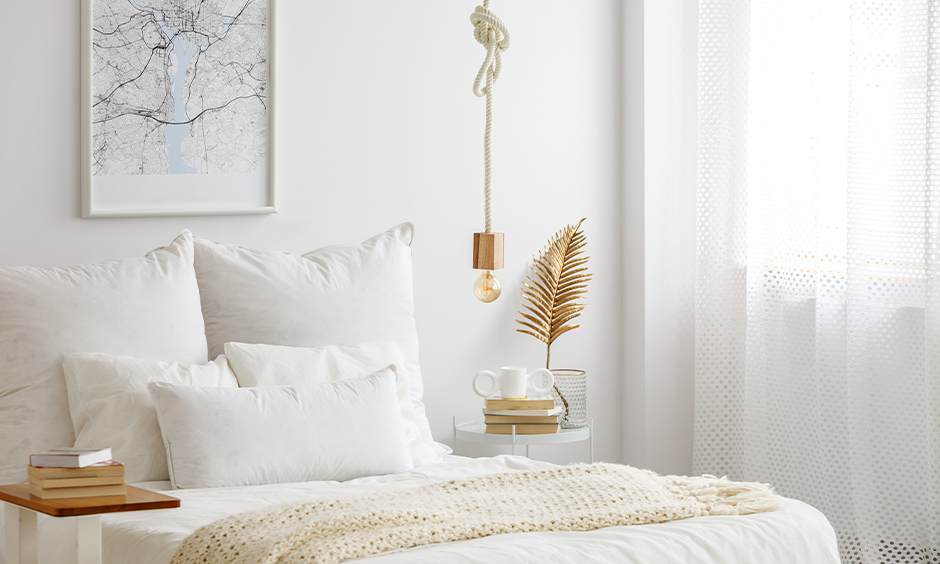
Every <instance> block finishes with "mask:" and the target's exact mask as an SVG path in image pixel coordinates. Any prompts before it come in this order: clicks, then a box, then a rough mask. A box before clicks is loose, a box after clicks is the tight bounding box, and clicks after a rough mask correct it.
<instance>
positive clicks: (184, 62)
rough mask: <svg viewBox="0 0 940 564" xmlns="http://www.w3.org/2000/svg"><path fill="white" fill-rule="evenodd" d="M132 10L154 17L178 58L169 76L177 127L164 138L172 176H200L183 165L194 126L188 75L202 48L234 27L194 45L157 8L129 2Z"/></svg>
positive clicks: (169, 128)
mask: <svg viewBox="0 0 940 564" xmlns="http://www.w3.org/2000/svg"><path fill="white" fill-rule="evenodd" d="M128 2H130V4H131V5H132V6H134V7H135V8H137V9H138V10H141V11H143V12H149V13H151V14H153V16H154V20H155V21H156V23H157V25H158V26H160V32H161V33H162V34H163V36H164V37H165V38H166V39H167V40H168V41H170V44H171V45H172V53H173V55H174V56H175V57H176V67H175V69H173V67H170V68H171V69H172V70H173V72H172V74H169V73H168V74H167V78H168V79H169V81H170V87H171V92H172V93H173V123H171V124H167V125H165V126H164V128H163V136H164V137H165V138H166V143H167V171H168V172H169V173H170V174H196V173H198V172H199V170H198V169H196V168H195V167H191V166H189V165H187V164H186V163H185V162H184V161H183V140H184V139H186V137H188V136H189V132H190V131H192V128H193V126H192V122H191V121H190V118H189V115H188V111H189V108H188V107H187V106H186V96H185V92H184V89H185V87H186V71H187V70H189V65H190V63H191V62H192V59H193V57H194V56H195V55H196V54H197V53H199V50H200V49H201V48H202V47H206V46H208V45H210V44H212V43H213V42H215V41H217V40H219V39H221V38H222V37H223V36H224V35H225V32H226V31H228V28H229V27H230V26H225V27H224V29H223V30H222V31H221V32H219V33H218V34H217V35H215V36H214V37H209V38H207V39H204V40H202V41H200V42H198V43H192V42H190V40H189V39H188V38H187V37H186V35H185V34H183V33H180V30H179V29H178V28H175V27H172V26H170V25H169V24H167V23H166V19H165V18H164V16H163V12H161V11H160V10H157V9H155V8H150V7H147V6H141V5H140V4H138V3H137V2H136V1H135V0H128Z"/></svg>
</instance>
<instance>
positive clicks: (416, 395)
mask: <svg viewBox="0 0 940 564" xmlns="http://www.w3.org/2000/svg"><path fill="white" fill-rule="evenodd" d="M413 233H414V226H413V225H412V224H411V223H403V224H401V225H399V226H397V227H393V228H392V229H389V230H388V231H386V232H385V233H380V234H379V235H376V236H375V237H372V238H371V239H368V240H366V241H364V242H362V243H360V244H358V245H336V246H332V247H324V248H322V249H318V250H316V251H312V252H310V253H307V254H305V255H303V256H297V255H292V254H289V253H283V252H272V251H256V250H252V249H245V248H242V247H236V246H234V245H226V244H222V243H214V242H212V241H206V240H204V239H198V238H197V239H196V240H195V246H196V276H197V278H198V280H199V291H200V294H201V297H202V313H203V316H204V317H205V322H206V339H207V340H208V343H209V354H210V355H212V356H213V357H214V356H216V355H219V354H222V351H223V346H224V344H225V343H228V342H232V341H235V342H239V343H261V344H266V345H286V346H293V347H318V346H323V345H357V344H360V343H365V342H369V341H394V342H395V343H397V344H398V345H399V346H400V347H401V349H402V351H403V352H404V353H405V362H404V364H402V365H401V366H399V367H398V368H399V370H400V371H401V373H402V374H404V375H405V376H407V377H408V381H409V384H410V385H411V399H412V403H413V406H414V414H415V420H416V421H417V424H418V428H419V430H420V431H421V436H422V438H423V439H424V440H425V442H427V443H428V444H430V445H433V444H434V442H433V439H432V438H431V429H430V427H429V426H428V420H427V416H426V415H425V412H424V404H423V403H422V397H423V395H424V385H423V383H422V381H421V367H420V365H419V363H418V333H417V329H416V327H415V319H414V295H413V290H412V272H411V240H412V236H413Z"/></svg>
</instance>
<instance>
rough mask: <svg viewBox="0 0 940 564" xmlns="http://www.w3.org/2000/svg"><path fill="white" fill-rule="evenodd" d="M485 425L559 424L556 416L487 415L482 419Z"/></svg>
mask: <svg viewBox="0 0 940 564" xmlns="http://www.w3.org/2000/svg"><path fill="white" fill-rule="evenodd" d="M483 422H484V423H486V424H487V425H490V424H493V423H504V424H505V423H522V424H534V423H541V424H549V423H551V424H555V425H557V424H558V423H560V421H558V416H557V415H487V416H486V417H484V418H483Z"/></svg>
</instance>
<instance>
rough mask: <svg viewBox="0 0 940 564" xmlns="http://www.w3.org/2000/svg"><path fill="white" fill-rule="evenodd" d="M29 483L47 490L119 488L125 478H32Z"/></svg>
mask: <svg viewBox="0 0 940 564" xmlns="http://www.w3.org/2000/svg"><path fill="white" fill-rule="evenodd" d="M29 483H30V484H32V485H36V486H39V487H40V488H43V489H46V490H55V489H58V488H84V487H88V486H117V485H120V484H123V483H124V476H84V477H83V476H78V477H75V478H37V477H35V476H30V477H29Z"/></svg>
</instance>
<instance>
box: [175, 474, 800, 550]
mask: <svg viewBox="0 0 940 564" xmlns="http://www.w3.org/2000/svg"><path fill="white" fill-rule="evenodd" d="M782 504H783V500H782V498H780V497H778V496H776V495H774V494H773V493H772V492H771V491H770V489H769V488H768V487H767V486H765V485H763V484H752V483H742V482H731V481H728V480H725V479H717V478H714V477H711V476H706V477H701V478H686V477H681V476H659V475H658V474H655V473H653V472H650V471H648V470H639V469H636V468H632V467H630V466H621V465H616V464H590V465H577V466H562V467H558V468H551V469H548V470H539V471H532V472H518V473H506V474H491V475H485V476H479V477H476V478H469V479H461V480H453V481H450V482H443V483H439V484H431V485H427V486H420V487H417V488H412V489H407V490H402V491H395V492H389V493H380V494H375V495H367V496H358V497H348V498H340V499H331V500H325V501H317V502H312V503H302V504H289V505H280V506H273V507H268V508H265V509H260V510H257V511H251V512H248V513H242V514H239V515H233V516H231V517H227V518H225V519H221V520H219V521H216V522H215V523H212V524H210V525H207V526H205V527H202V528H201V529H199V530H197V531H196V532H194V533H193V534H192V535H190V536H189V537H188V538H187V539H186V540H185V541H183V544H182V545H181V546H180V548H179V550H177V552H176V554H175V555H174V556H173V560H172V561H171V564H197V563H199V564H248V563H251V564H311V563H318V564H327V563H335V562H340V561H342V560H346V559H350V558H359V557H364V556H370V555H374V554H378V553H381V552H386V551H389V550H395V549H402V548H411V547H416V546H422V545H428V544H434V543H442V542H449V541H457V540H467V539H474V538H479V537H485V536H489V535H496V534H502V533H525V532H532V531H589V530H593V529H600V528H603V527H613V526H620V525H642V524H646V523H661V522H663V521H672V520H675V519H686V518H688V517H697V516H701V515H743V514H747V513H755V512H760V511H772V510H774V509H778V508H780V507H782Z"/></svg>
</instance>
